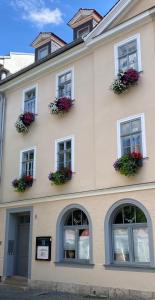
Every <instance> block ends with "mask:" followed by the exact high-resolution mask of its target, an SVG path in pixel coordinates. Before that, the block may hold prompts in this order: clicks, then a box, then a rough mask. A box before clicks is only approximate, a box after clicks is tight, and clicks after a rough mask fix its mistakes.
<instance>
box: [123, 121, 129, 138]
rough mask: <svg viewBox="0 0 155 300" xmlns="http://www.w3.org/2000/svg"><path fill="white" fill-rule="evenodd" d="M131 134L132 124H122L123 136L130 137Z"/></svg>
mask: <svg viewBox="0 0 155 300" xmlns="http://www.w3.org/2000/svg"><path fill="white" fill-rule="evenodd" d="M130 133H131V122H126V123H122V124H121V135H129V134H130Z"/></svg>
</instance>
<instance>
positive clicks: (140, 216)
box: [136, 207, 147, 223]
mask: <svg viewBox="0 0 155 300" xmlns="http://www.w3.org/2000/svg"><path fill="white" fill-rule="evenodd" d="M136 223H147V219H146V217H145V215H144V213H143V211H142V210H141V209H139V208H138V207H136Z"/></svg>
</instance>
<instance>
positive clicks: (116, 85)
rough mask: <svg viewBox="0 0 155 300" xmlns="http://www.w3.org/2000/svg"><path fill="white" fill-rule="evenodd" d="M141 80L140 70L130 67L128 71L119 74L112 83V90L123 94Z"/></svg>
mask: <svg viewBox="0 0 155 300" xmlns="http://www.w3.org/2000/svg"><path fill="white" fill-rule="evenodd" d="M138 80H139V72H138V71H136V70H134V69H128V70H127V71H126V72H121V73H119V74H118V76H117V79H115V81H114V82H113V84H112V90H113V91H114V93H115V94H122V93H123V92H125V91H126V90H128V88H130V87H131V86H135V85H136V84H137V83H138Z"/></svg>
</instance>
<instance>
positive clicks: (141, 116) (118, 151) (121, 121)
mask: <svg viewBox="0 0 155 300" xmlns="http://www.w3.org/2000/svg"><path fill="white" fill-rule="evenodd" d="M138 118H140V119H141V131H142V154H143V158H146V157H147V150H146V133H145V115H144V113H141V114H139V115H134V116H130V117H127V118H124V119H121V120H118V121H117V157H118V158H120V157H121V156H122V153H121V152H122V151H121V132H120V127H121V126H120V125H121V123H124V122H127V121H131V120H134V119H138Z"/></svg>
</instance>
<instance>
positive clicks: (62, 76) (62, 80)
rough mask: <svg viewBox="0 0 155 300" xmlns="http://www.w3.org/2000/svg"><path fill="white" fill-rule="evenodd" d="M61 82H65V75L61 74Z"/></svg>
mask: <svg viewBox="0 0 155 300" xmlns="http://www.w3.org/2000/svg"><path fill="white" fill-rule="evenodd" d="M59 82H60V83H63V82H65V75H61V76H59Z"/></svg>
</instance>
